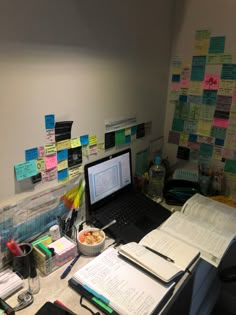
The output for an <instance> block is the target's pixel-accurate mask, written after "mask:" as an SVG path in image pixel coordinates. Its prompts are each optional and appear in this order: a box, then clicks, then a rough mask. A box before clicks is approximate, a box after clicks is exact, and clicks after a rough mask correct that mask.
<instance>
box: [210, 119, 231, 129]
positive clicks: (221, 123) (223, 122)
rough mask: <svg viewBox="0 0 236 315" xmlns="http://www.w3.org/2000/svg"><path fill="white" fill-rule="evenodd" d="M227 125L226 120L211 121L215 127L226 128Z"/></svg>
mask: <svg viewBox="0 0 236 315" xmlns="http://www.w3.org/2000/svg"><path fill="white" fill-rule="evenodd" d="M228 124H229V120H228V119H224V118H214V120H213V126H215V127H222V128H227V127H228Z"/></svg>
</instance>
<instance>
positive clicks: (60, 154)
mask: <svg viewBox="0 0 236 315" xmlns="http://www.w3.org/2000/svg"><path fill="white" fill-rule="evenodd" d="M67 158H68V149H64V150H60V151H57V161H58V162H60V161H63V160H66V159H67Z"/></svg>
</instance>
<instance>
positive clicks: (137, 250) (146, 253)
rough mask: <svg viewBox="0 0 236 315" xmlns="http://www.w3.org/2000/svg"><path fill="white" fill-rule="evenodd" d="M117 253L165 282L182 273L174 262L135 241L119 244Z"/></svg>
mask: <svg viewBox="0 0 236 315" xmlns="http://www.w3.org/2000/svg"><path fill="white" fill-rule="evenodd" d="M119 253H120V254H121V255H124V256H125V257H127V258H128V259H130V260H131V261H133V262H135V263H136V264H138V265H139V266H141V267H143V268H144V269H146V270H148V271H150V272H151V273H153V274H154V275H155V276H156V277H158V278H159V279H161V280H162V281H165V282H169V281H171V280H172V279H173V278H174V277H176V276H177V275H178V274H180V273H182V270H181V269H180V268H178V267H177V266H176V265H175V264H174V263H172V262H168V261H167V260H165V259H164V258H162V257H160V256H158V255H157V254H155V253H153V252H151V251H150V250H148V249H146V248H145V247H143V246H142V245H140V244H137V243H135V242H131V243H128V244H126V245H123V246H121V248H120V250H119Z"/></svg>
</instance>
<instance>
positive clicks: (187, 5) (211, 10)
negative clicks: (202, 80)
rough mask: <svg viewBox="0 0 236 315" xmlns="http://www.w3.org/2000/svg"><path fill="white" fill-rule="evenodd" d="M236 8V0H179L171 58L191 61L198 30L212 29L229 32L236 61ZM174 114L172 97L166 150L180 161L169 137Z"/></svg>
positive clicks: (216, 32) (217, 33)
mask: <svg viewBox="0 0 236 315" xmlns="http://www.w3.org/2000/svg"><path fill="white" fill-rule="evenodd" d="M235 9H236V3H235V1H233V0H227V1H225V2H224V4H223V3H222V1H220V0H216V1H213V0H209V1H207V2H205V1H203V0H199V1H196V0H189V1H186V0H180V1H177V2H176V7H175V18H174V22H173V34H172V35H173V37H172V49H171V58H172V59H173V57H174V56H181V57H182V58H183V60H185V61H190V62H191V58H192V56H193V42H194V36H195V32H196V31H197V30H209V31H210V32H211V36H226V43H225V52H227V53H231V54H232V57H233V58H232V63H235V62H236V55H235V34H234V33H235V32H234V30H235V25H236V22H235V19H234V11H235ZM208 70H209V69H208ZM214 70H215V69H213V72H214ZM210 71H212V69H211V70H210ZM170 80H171V77H169V88H170ZM173 114H174V106H173V105H171V104H170V102H169V101H168V104H167V108H166V116H165V132H164V134H165V152H166V154H167V155H168V156H169V158H170V160H171V162H172V163H174V162H175V161H176V153H177V146H176V145H174V144H168V143H167V141H168V133H169V130H171V125H172V119H173Z"/></svg>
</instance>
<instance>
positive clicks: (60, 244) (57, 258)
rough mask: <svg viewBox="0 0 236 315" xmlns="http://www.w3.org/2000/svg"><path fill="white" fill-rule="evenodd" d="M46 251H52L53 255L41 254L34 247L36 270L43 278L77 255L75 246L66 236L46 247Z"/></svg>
mask: <svg viewBox="0 0 236 315" xmlns="http://www.w3.org/2000/svg"><path fill="white" fill-rule="evenodd" d="M47 248H48V251H49V252H50V253H51V251H50V249H53V250H54V253H55V255H54V256H50V254H49V255H47V253H45V254H43V253H42V252H41V251H40V250H39V248H37V246H34V251H33V252H34V259H35V264H36V267H37V268H38V270H39V271H40V272H41V273H42V274H43V275H45V276H47V275H49V274H50V273H51V272H53V271H55V270H56V269H58V268H59V267H61V266H62V265H64V264H65V263H67V262H68V261H70V260H72V259H73V258H74V257H75V256H76V255H77V244H76V242H74V241H73V240H72V239H70V238H69V237H67V236H63V237H61V238H60V239H58V240H57V241H55V242H52V243H50V244H48V245H47Z"/></svg>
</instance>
